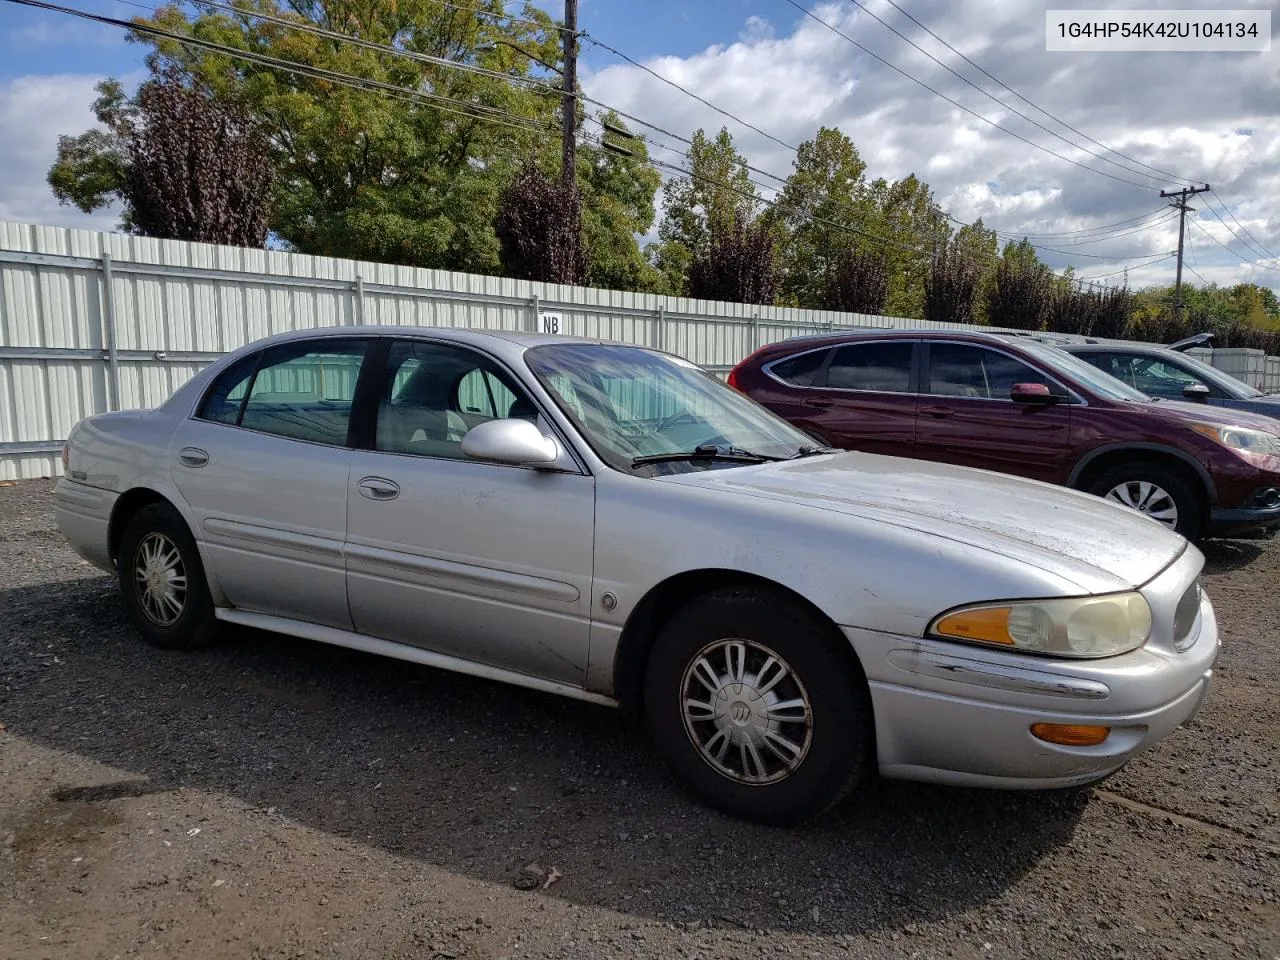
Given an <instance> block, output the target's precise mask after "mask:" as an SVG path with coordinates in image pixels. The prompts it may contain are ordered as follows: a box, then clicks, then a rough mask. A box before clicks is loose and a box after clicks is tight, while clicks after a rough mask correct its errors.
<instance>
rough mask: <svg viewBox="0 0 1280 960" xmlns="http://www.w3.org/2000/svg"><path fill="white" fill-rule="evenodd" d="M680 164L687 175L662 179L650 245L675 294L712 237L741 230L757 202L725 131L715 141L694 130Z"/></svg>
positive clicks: (744, 164)
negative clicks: (660, 211) (661, 201)
mask: <svg viewBox="0 0 1280 960" xmlns="http://www.w3.org/2000/svg"><path fill="white" fill-rule="evenodd" d="M685 167H686V168H687V169H688V170H689V171H690V174H689V175H688V176H684V177H674V178H672V179H671V180H669V181H667V184H666V187H665V189H664V191H663V192H664V197H665V209H664V211H663V218H662V224H661V225H660V226H659V228H658V241H659V242H658V243H657V244H655V245H653V246H652V247H651V248H650V250H649V255H650V260H651V262H652V263H653V265H654V266H655V267H656V268H657V269H658V271H659V272H661V274H662V275H663V278H664V281H665V286H666V287H667V289H668V290H670V292H672V293H677V294H680V293H684V292H685V291H686V289H687V288H688V276H689V270H690V268H691V267H692V265H693V263H694V261H695V259H697V258H700V257H702V258H705V257H706V255H707V251H708V250H709V248H710V246H711V243H712V241H713V239H714V238H716V237H725V236H728V235H730V234H732V233H734V232H735V231H737V230H739V229H740V228H741V229H745V226H746V225H747V224H749V223H750V222H751V221H752V219H753V217H754V215H755V212H756V208H757V207H758V206H759V198H758V195H757V194H756V189H755V186H754V185H753V184H752V183H751V178H750V172H749V171H748V170H747V162H746V160H745V159H744V158H743V156H742V155H741V154H740V153H738V151H737V149H736V148H735V147H734V145H733V138H732V137H731V136H730V135H729V131H728V130H726V129H721V130H720V132H719V133H718V134H716V137H715V139H714V140H712V139H708V137H707V135H706V133H705V132H704V131H702V130H699V131H697V133H695V134H694V135H693V143H692V144H691V145H690V147H689V150H688V154H687V157H686V160H685Z"/></svg>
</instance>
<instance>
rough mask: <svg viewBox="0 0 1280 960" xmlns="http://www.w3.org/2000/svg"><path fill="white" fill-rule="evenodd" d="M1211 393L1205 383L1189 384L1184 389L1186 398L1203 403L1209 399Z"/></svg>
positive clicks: (1183, 392) (1183, 393)
mask: <svg viewBox="0 0 1280 960" xmlns="http://www.w3.org/2000/svg"><path fill="white" fill-rule="evenodd" d="M1211 392H1212V391H1211V390H1210V389H1209V388H1208V387H1206V386H1205V385H1204V384H1203V383H1188V384H1187V385H1186V386H1185V387H1183V388H1182V395H1183V396H1184V397H1186V398H1187V399H1188V400H1197V401H1200V402H1201V403H1203V402H1204V401H1205V400H1208V399H1209V394H1210V393H1211Z"/></svg>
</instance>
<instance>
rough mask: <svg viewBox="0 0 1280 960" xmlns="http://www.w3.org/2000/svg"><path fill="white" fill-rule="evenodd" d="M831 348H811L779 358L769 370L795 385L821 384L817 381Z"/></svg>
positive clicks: (812, 385) (810, 385)
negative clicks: (783, 358)
mask: <svg viewBox="0 0 1280 960" xmlns="http://www.w3.org/2000/svg"><path fill="white" fill-rule="evenodd" d="M830 352H831V351H830V350H810V351H809V352H808V353H802V354H799V355H798V356H794V357H787V358H786V359H785V360H778V361H776V362H775V363H773V364H771V365H770V366H769V372H770V373H772V374H773V375H774V376H775V377H777V378H778V379H779V380H785V381H786V382H787V383H789V384H791V385H792V386H793V387H815V386H821V384H819V383H817V377H818V374H819V373H820V372H821V371H822V364H823V363H824V362H825V361H826V359H827V354H828V353H830Z"/></svg>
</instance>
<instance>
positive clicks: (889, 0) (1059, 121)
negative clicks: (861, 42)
mask: <svg viewBox="0 0 1280 960" xmlns="http://www.w3.org/2000/svg"><path fill="white" fill-rule="evenodd" d="M850 2H851V3H857V2H858V0H850ZM885 2H886V3H888V4H889V6H891V7H893V8H894V9H895V10H897V11H898V12H899V13H900V14H902V15H903V16H904V17H906V18H907V19H908V20H910V21H911V22H912V23H914V24H915V25H916V26H917V27H919V28H920V29H921V30H923V31H924V32H925V33H927V34H928V35H929V36H931V37H933V39H935V40H937V41H938V42H939V43H940V44H942V45H943V46H944V47H946V48H947V49H948V50H950V51H951V52H952V53H954V54H955V55H956V56H958V57H959V58H960V59H961V60H963V61H964V62H965V63H967V64H969V66H971V67H973V68H974V69H975V70H977V71H978V72H979V73H981V74H982V75H983V76H985V77H986V78H987V79H989V80H992V81H994V82H995V83H996V84H997V85H998V86H1001V87H1003V88H1004V89H1005V90H1008V91H1009V92H1010V93H1012V94H1013V95H1014V96H1015V97H1017V98H1018V99H1019V100H1021V101H1022V102H1023V103H1025V104H1027V105H1028V106H1030V107H1032V108H1033V109H1035V110H1037V111H1039V112H1040V113H1042V114H1044V115H1045V116H1046V117H1048V118H1049V119H1050V120H1053V121H1054V122H1055V123H1057V124H1060V125H1061V126H1063V127H1066V128H1067V129H1068V130H1070V131H1071V132H1072V133H1074V134H1075V135H1076V136H1078V137H1082V138H1084V139H1085V140H1088V141H1089V142H1090V143H1092V144H1093V145H1094V146H1097V147H1101V148H1102V149H1103V150H1106V151H1107V152H1108V153H1114V154H1115V155H1116V156H1117V157H1122V158H1123V159H1125V160H1128V161H1129V162H1130V163H1136V164H1137V165H1138V166H1140V167H1146V168H1147V169H1148V170H1151V171H1153V172H1155V173H1158V174H1160V176H1162V177H1167V178H1169V179H1170V180H1178V181H1185V180H1186V179H1187V178H1186V177H1180V176H1178V175H1177V174H1176V173H1170V172H1169V171H1168V170H1161V169H1160V168H1159V167H1153V166H1152V165H1151V164H1149V163H1145V162H1143V161H1142V160H1138V159H1136V158H1134V157H1131V156H1129V155H1128V154H1125V153H1121V152H1120V151H1119V150H1117V149H1115V148H1114V147H1109V146H1107V145H1106V144H1105V143H1103V142H1102V141H1100V140H1095V139H1094V138H1093V137H1091V136H1089V135H1088V134H1087V133H1084V132H1083V131H1081V130H1077V129H1076V128H1075V127H1073V126H1072V125H1071V124H1069V123H1067V121H1065V120H1063V119H1061V118H1060V117H1056V116H1054V115H1053V114H1052V113H1050V112H1049V111H1048V110H1046V109H1044V107H1041V106H1039V105H1038V104H1036V103H1034V102H1032V101H1031V100H1029V99H1028V98H1027V97H1025V96H1023V95H1022V94H1021V93H1019V92H1018V91H1017V90H1015V89H1013V87H1011V86H1009V85H1008V84H1007V83H1005V82H1004V81H1002V80H1000V79H999V78H997V77H995V76H993V75H992V74H991V73H989V72H988V71H987V70H985V69H984V68H983V67H981V66H980V65H979V64H977V63H974V62H973V61H972V60H970V59H969V58H968V57H966V56H965V55H964V54H963V53H961V52H960V51H959V50H957V49H956V48H955V47H953V46H952V45H951V44H949V43H947V41H946V40H943V39H942V37H940V36H938V35H937V34H936V33H934V32H933V31H932V30H930V29H929V28H928V27H926V26H925V25H924V24H923V23H921V22H920V21H919V20H917V19H916V18H915V17H913V16H912V15H911V14H910V13H909V12H907V11H906V10H904V9H902V7H900V6H898V4H896V3H895V2H894V0H885ZM858 6H862V4H858ZM862 9H863V10H866V12H867V13H868V14H870V15H871V16H873V17H875V14H874V13H871V11H870V10H867V9H866V7H865V6H862ZM876 19H877V20H879V17H876ZM880 22H881V23H884V21H883V20H881V21H880ZM886 26H888V25H887V24H886ZM889 29H891V30H892V29H893V28H892V27H890V28H889ZM894 33H897V31H896V30H894ZM899 36H901V34H899ZM904 39H905V38H904ZM908 42H910V41H908ZM912 46H915V44H912ZM916 49H919V47H917V48H916ZM922 52H923V51H922ZM944 66H945V64H944ZM947 69H948V70H950V69H951V68H950V67H948V68H947ZM951 72H952V73H955V71H954V70H952V71H951ZM956 76H960V75H959V74H956ZM960 79H962V80H963V79H964V77H961V78H960ZM966 82H967V81H966ZM971 85H972V84H971ZM983 93H986V91H985V90H984V91H983ZM987 96H991V94H987ZM993 99H994V98H993ZM996 102H997V103H1001V104H1004V101H1002V100H997V101H996ZM1004 106H1006V107H1008V104H1004ZM1009 109H1013V108H1012V107H1009ZM1019 116H1021V114H1019ZM1032 122H1033V123H1034V122H1035V121H1032ZM1037 126H1038V124H1037ZM1042 129H1043V128H1042ZM1055 136H1057V135H1056V134H1055ZM1059 139H1061V140H1063V141H1064V142H1066V143H1070V142H1071V141H1069V140H1067V139H1066V138H1065V137H1059ZM1072 146H1076V144H1072ZM1091 155H1092V156H1098V155H1097V154H1091ZM1099 159H1106V158H1105V157H1101V158H1099ZM1107 162H1108V163H1110V162H1112V161H1107ZM1130 172H1140V171H1130ZM1143 176H1147V174H1143Z"/></svg>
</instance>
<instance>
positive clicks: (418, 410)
mask: <svg viewBox="0 0 1280 960" xmlns="http://www.w3.org/2000/svg"><path fill="white" fill-rule="evenodd" d="M385 382H386V388H385V391H384V394H383V396H382V398H381V399H380V402H379V404H378V427H377V437H376V449H377V450H379V451H382V452H384V453H406V454H414V455H417V456H424V457H441V458H445V459H450V460H465V459H467V458H466V456H465V454H463V452H462V438H463V437H464V436H466V434H467V431H469V430H470V429H471V428H472V427H475V426H477V425H478V424H481V423H486V422H488V421H489V420H494V419H501V418H506V417H522V418H524V419H529V420H532V421H534V422H536V421H537V415H538V412H537V407H536V406H534V404H533V402H532V401H531V400H530V399H529V398H528V397H527V396H526V395H525V394H524V392H523V391H522V390H521V389H520V388H519V386H518V385H516V384H515V383H514V382H513V381H512V380H511V379H510V377H509V376H508V375H507V374H506V373H505V372H504V371H502V370H501V369H500V368H499V367H498V366H497V365H496V364H495V363H493V362H492V361H490V360H489V359H488V358H487V357H484V356H482V355H481V354H478V353H475V352H473V351H471V350H468V349H465V348H462V347H455V346H452V345H450V344H442V343H426V342H414V341H401V342H398V343H395V344H393V345H392V347H391V351H390V353H389V355H388V357H387V370H386V380H385Z"/></svg>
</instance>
